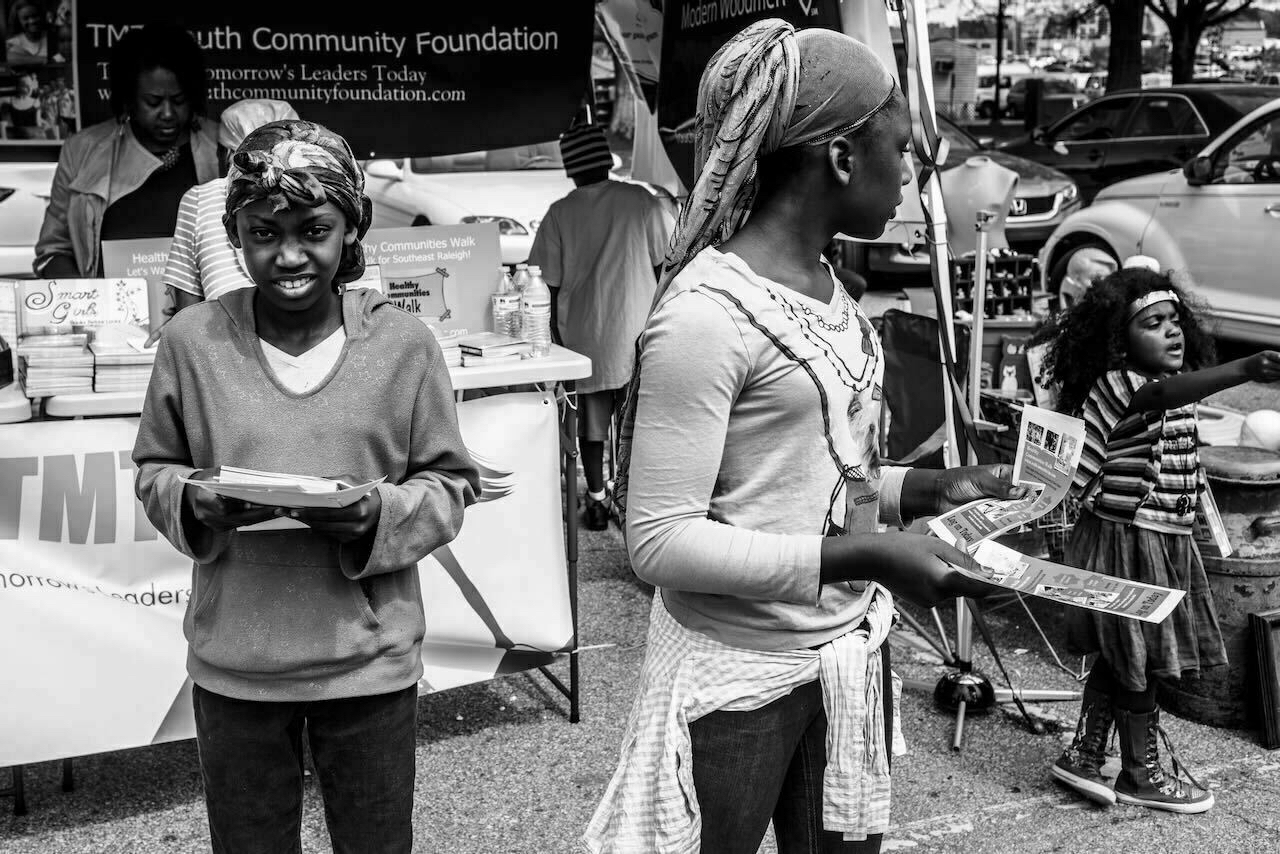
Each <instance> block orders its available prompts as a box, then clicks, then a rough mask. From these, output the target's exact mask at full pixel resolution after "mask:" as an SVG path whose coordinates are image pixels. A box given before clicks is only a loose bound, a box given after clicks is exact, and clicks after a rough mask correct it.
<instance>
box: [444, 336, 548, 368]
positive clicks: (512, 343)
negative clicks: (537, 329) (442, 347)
mask: <svg viewBox="0 0 1280 854" xmlns="http://www.w3.org/2000/svg"><path fill="white" fill-rule="evenodd" d="M458 344H459V346H461V347H462V366H463V367H465V368H470V367H475V366H478V365H497V364H502V363H504V362H518V361H520V360H521V359H523V358H524V357H526V356H528V355H529V353H530V352H531V351H532V349H533V345H532V344H530V343H529V342H528V341H526V340H524V339H523V338H516V337H515V336H513V335H504V334H502V333H501V332H476V333H474V334H472V335H466V336H463V337H462V338H459V339H458Z"/></svg>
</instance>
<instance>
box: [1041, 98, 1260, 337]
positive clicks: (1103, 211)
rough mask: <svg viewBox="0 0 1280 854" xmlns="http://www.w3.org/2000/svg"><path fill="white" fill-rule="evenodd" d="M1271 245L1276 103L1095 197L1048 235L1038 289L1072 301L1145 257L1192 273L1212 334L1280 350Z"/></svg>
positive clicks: (1167, 266)
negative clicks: (1176, 163) (1173, 162)
mask: <svg viewBox="0 0 1280 854" xmlns="http://www.w3.org/2000/svg"><path fill="white" fill-rule="evenodd" d="M1277 245H1280V98H1277V99H1275V100H1273V101H1271V102H1270V103H1268V104H1266V105H1264V106H1262V107H1260V108H1258V109H1256V110H1253V111H1252V112H1250V113H1249V114H1248V115H1247V116H1245V117H1244V118H1243V119H1240V120H1239V121H1237V122H1236V123H1235V124H1233V125H1231V126H1230V127H1229V128H1228V129H1227V130H1226V131H1224V132H1223V133H1222V134H1220V135H1218V136H1217V137H1216V138H1215V139H1214V140H1213V141H1212V142H1210V143H1209V144H1208V145H1207V146H1205V147H1204V148H1203V150H1201V151H1200V152H1199V153H1198V154H1196V155H1195V156H1194V157H1192V158H1191V159H1190V160H1189V161H1188V162H1187V164H1186V165H1185V166H1184V167H1183V168H1181V169H1173V170H1168V171H1165V172H1160V173H1157V174H1153V175H1146V176H1143V177H1140V178H1133V179H1130V180H1128V181H1122V182H1120V183H1117V184H1113V185H1112V186H1110V187H1108V188H1106V189H1105V190H1103V191H1102V192H1100V193H1099V194H1098V196H1097V198H1096V199H1095V200H1094V202H1093V204H1092V205H1091V206H1089V207H1087V208H1085V209H1083V210H1081V211H1077V212H1076V213H1074V214H1072V215H1071V216H1069V217H1067V218H1066V219H1065V220H1064V221H1063V222H1062V224H1061V225H1059V226H1058V227H1057V229H1056V230H1055V231H1054V232H1053V234H1052V235H1051V236H1050V237H1049V240H1048V241H1047V242H1046V243H1045V245H1044V248H1043V249H1042V250H1041V252H1040V268H1041V271H1042V274H1043V275H1044V282H1043V284H1044V286H1045V288H1046V289H1047V290H1048V291H1049V292H1050V293H1056V294H1059V295H1060V296H1061V297H1062V299H1063V300H1064V301H1066V302H1071V301H1072V300H1074V299H1077V298H1078V297H1079V295H1080V294H1081V293H1083V291H1084V289H1085V288H1088V287H1090V285H1091V284H1092V281H1093V278H1094V277H1095V276H1096V275H1097V274H1098V273H1100V272H1105V271H1106V270H1108V269H1114V268H1115V266H1116V265H1117V264H1118V263H1120V261H1121V260H1122V259H1124V258H1127V257H1129V256H1131V255H1147V256H1150V257H1152V258H1155V259H1156V260H1157V261H1159V262H1160V266H1161V269H1177V270H1186V271H1187V272H1188V273H1189V274H1190V276H1191V279H1192V280H1193V282H1194V290H1195V293H1196V295H1197V296H1199V297H1200V299H1201V300H1202V301H1203V303H1204V304H1205V311H1206V312H1207V313H1208V316H1209V318H1210V319H1211V321H1212V322H1213V325H1214V326H1215V327H1216V328H1215V332H1216V334H1218V335H1219V336H1221V337H1223V338H1227V339H1231V340H1240V341H1250V342H1254V343H1258V344H1265V345H1270V346H1272V347H1280V288H1277V286H1276V271H1275V267H1276V264H1275V260H1276V259H1278V258H1280V254H1278V253H1277V251H1276V249H1275V247H1276V246H1277ZM1267 247H1271V248H1267ZM1267 258H1271V259H1272V261H1270V262H1268V261H1267V260H1266V259H1267Z"/></svg>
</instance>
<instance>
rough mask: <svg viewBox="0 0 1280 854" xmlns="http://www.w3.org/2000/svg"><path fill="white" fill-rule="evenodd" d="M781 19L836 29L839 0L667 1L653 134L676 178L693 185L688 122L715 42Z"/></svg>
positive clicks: (799, 25)
mask: <svg viewBox="0 0 1280 854" xmlns="http://www.w3.org/2000/svg"><path fill="white" fill-rule="evenodd" d="M764 18H781V19H782V20H784V21H788V22H790V23H791V24H792V25H793V26H795V28H796V29H798V30H800V29H806V28H808V27H824V28H826V29H829V30H841V29H842V27H841V23H840V0H666V5H665V6H664V7H663V17H662V73H661V75H660V77H659V79H658V133H659V134H660V136H661V137H662V144H663V147H664V148H666V150H667V156H668V157H670V158H671V165H672V166H674V167H675V169H676V172H677V173H678V174H679V175H680V180H681V181H683V182H684V185H685V186H686V187H688V188H689V189H692V188H693V179H694V174H693V123H694V117H695V114H696V113H697V109H698V81H699V79H701V77H702V72H703V69H705V68H706V66H707V62H708V61H709V60H710V59H711V57H712V56H713V55H714V54H715V52H716V51H717V50H719V49H720V47H721V46H722V45H723V44H724V43H725V42H727V41H728V40H729V39H731V38H733V36H735V35H736V34H737V33H739V32H741V31H742V30H743V29H744V28H745V27H746V26H747V25H748V24H752V23H755V22H756V21H759V20H762V19H764Z"/></svg>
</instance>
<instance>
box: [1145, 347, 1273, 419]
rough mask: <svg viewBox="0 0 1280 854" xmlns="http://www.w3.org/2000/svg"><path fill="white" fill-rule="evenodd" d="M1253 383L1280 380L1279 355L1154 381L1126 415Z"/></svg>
mask: <svg viewBox="0 0 1280 854" xmlns="http://www.w3.org/2000/svg"><path fill="white" fill-rule="evenodd" d="M1250 380H1252V381H1253V382H1261V383H1271V382H1275V381H1276V380H1280V353H1278V352H1276V351H1275V350H1263V351H1262V352H1260V353H1254V354H1253V355H1252V356H1246V357H1245V358H1243V359H1235V360H1233V361H1230V362H1225V363H1223V364H1221V365H1215V366H1213V367H1212V368H1202V369H1201V370H1198V371H1190V372H1188V373H1185V374H1175V375H1174V376H1171V377H1168V378H1167V379H1162V380H1152V381H1151V382H1149V383H1146V384H1145V385H1143V386H1142V387H1141V388H1140V389H1138V390H1137V391H1135V392H1134V393H1133V398H1132V399H1131V400H1130V401H1129V408H1128V409H1127V410H1126V411H1125V415H1132V414H1134V413H1136V412H1158V411H1163V410H1166V409H1177V408H1178V407H1179V406H1186V405H1187V404H1188V403H1195V402H1196V401H1199V400H1203V399H1204V398H1206V397H1208V396H1209V395H1211V394H1214V393H1216V392H1219V391H1223V390H1224V389H1228V388H1232V387H1234V386H1238V385H1240V384H1241V383H1245V382H1249V381H1250Z"/></svg>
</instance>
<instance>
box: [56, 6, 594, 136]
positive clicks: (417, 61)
mask: <svg viewBox="0 0 1280 854" xmlns="http://www.w3.org/2000/svg"><path fill="white" fill-rule="evenodd" d="M594 7H595V3H594V0H558V1H557V2H555V3H529V2H527V0H487V2H485V3H387V2H372V3H366V4H363V5H362V6H361V7H360V10H361V14H359V15H351V14H349V12H347V11H345V10H344V9H343V8H342V7H341V6H325V5H323V4H309V5H308V6H307V7H306V8H307V14H306V15H299V14H297V9H298V7H297V6H296V5H295V4H289V3H262V2H260V0H226V2H221V3H188V4H184V5H183V6H182V7H181V9H176V8H175V7H174V4H173V3H171V2H168V0H75V11H76V15H75V31H74V32H75V38H74V43H75V51H74V52H75V70H76V77H77V81H78V89H77V94H78V95H79V102H80V104H79V106H80V119H81V121H82V123H83V124H82V126H83V125H88V124H92V123H93V122H97V121H101V120H103V119H105V118H107V117H108V116H110V110H109V108H108V98H107V91H108V81H107V61H108V56H109V53H110V48H111V45H112V44H113V43H114V42H115V41H116V39H118V38H119V37H120V36H121V35H123V34H124V33H125V32H127V30H128V28H129V27H131V26H136V25H139V24H141V23H142V22H144V21H146V20H149V19H154V18H163V19H173V18H175V17H176V18H177V19H178V20H180V21H181V22H182V23H183V24H185V25H186V26H187V27H188V28H189V29H191V30H192V32H194V33H195V35H196V38H197V39H198V40H199V42H200V44H201V46H202V47H203V48H204V50H205V57H206V62H207V64H208V78H209V114H210V115H211V116H216V115H217V114H218V113H219V112H220V111H221V110H222V109H224V108H225V107H226V106H227V105H228V104H230V103H232V102H234V101H238V100H240V99H242V98H272V99H276V100H281V101H288V102H289V103H291V104H292V105H293V106H294V108H295V109H297V111H298V113H299V115H301V116H304V117H305V118H307V119H309V120H311V121H316V122H319V123H321V124H323V125H327V126H329V127H331V128H333V129H334V130H335V131H337V132H338V133H341V134H342V135H343V136H345V137H346V138H347V141H348V142H350V143H351V147H352V148H353V149H354V150H355V153H356V156H357V157H361V158H364V157H372V156H375V154H376V156H379V157H398V156H407V155H417V156H426V155H433V154H453V153H457V152H461V151H475V150H480V149H490V148H501V147H505V146H512V145H526V144H530V143H534V142H544V141H546V140H551V139H556V138H557V137H558V136H559V135H560V134H561V133H562V132H563V131H564V130H565V129H566V128H568V126H569V123H570V121H571V119H572V118H573V115H574V112H575V111H576V110H577V108H578V107H579V105H580V104H581V103H582V98H583V96H584V94H585V93H586V91H587V85H588V81H589V75H590V63H591V44H592V34H593V25H594ZM392 116H394V119H391V117H392Z"/></svg>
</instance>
